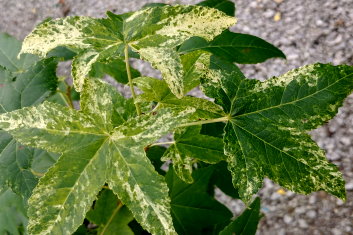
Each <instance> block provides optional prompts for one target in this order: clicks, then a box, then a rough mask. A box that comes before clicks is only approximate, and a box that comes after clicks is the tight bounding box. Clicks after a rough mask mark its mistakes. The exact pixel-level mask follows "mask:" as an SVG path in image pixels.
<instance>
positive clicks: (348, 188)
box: [346, 181, 353, 190]
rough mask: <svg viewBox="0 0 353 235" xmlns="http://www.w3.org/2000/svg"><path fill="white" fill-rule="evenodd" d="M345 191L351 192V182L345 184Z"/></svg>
mask: <svg viewBox="0 0 353 235" xmlns="http://www.w3.org/2000/svg"><path fill="white" fill-rule="evenodd" d="M346 190H353V181H350V182H349V183H347V184H346Z"/></svg>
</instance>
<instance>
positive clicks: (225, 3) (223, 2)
mask: <svg viewBox="0 0 353 235" xmlns="http://www.w3.org/2000/svg"><path fill="white" fill-rule="evenodd" d="M197 5H199V6H205V7H212V8H215V9H217V10H220V11H223V12H224V13H226V14H227V15H229V16H234V15H235V4H234V2H232V1H229V0H206V1H202V2H200V3H198V4H197Z"/></svg>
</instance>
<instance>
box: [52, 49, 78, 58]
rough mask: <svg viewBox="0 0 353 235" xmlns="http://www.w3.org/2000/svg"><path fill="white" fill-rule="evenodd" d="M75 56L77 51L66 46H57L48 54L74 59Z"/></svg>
mask: <svg viewBox="0 0 353 235" xmlns="http://www.w3.org/2000/svg"><path fill="white" fill-rule="evenodd" d="M75 56H76V53H75V52H73V51H71V50H69V49H67V48H66V47H57V48H55V49H53V50H52V51H50V52H49V53H48V55H47V57H58V58H62V59H64V60H72V59H73V58H74V57H75Z"/></svg>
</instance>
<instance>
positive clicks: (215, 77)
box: [204, 64, 353, 202]
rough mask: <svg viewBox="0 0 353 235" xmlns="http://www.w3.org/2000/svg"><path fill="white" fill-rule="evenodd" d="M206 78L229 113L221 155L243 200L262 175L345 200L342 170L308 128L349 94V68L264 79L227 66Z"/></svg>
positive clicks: (317, 68) (352, 81) (313, 68)
mask: <svg viewBox="0 0 353 235" xmlns="http://www.w3.org/2000/svg"><path fill="white" fill-rule="evenodd" d="M209 76H210V77H209V79H206V80H205V84H204V89H205V91H206V93H207V95H209V96H211V97H214V98H215V99H216V102H217V103H219V104H220V105H222V106H223V108H224V110H225V111H226V112H227V113H229V116H230V120H229V122H228V123H227V125H226V127H225V136H224V142H225V153H226V155H227V156H228V159H227V162H228V168H229V169H230V170H231V172H232V176H233V184H234V186H235V187H236V188H238V189H239V195H240V197H241V198H242V199H243V200H244V201H245V202H249V201H250V200H251V197H252V195H253V194H254V193H256V192H257V191H258V189H259V188H260V187H261V186H262V181H263V178H264V177H265V176H267V177H269V178H270V179H272V180H273V181H275V182H277V183H279V184H280V185H281V186H283V187H285V188H287V189H289V190H292V191H295V192H298V193H303V194H308V193H311V192H313V191H318V190H324V191H327V192H329V193H331V194H333V195H335V196H337V197H339V198H341V199H344V198H345V188H344V180H343V178H342V174H341V173H340V172H339V171H338V169H337V167H336V166H335V165H333V164H331V163H329V162H328V161H327V160H326V158H325V153H324V151H323V150H321V149H320V148H319V147H318V146H317V144H316V143H315V142H314V141H313V140H312V139H311V137H310V136H309V135H308V133H307V132H308V131H309V130H312V129H314V128H317V127H318V126H320V125H322V124H324V123H326V122H327V121H328V120H330V119H331V118H333V117H334V115H335V114H336V113H337V110H338V108H339V107H340V106H341V105H342V102H343V100H344V99H345V97H346V96H347V95H349V94H350V93H351V92H352V90H353V68H352V67H349V66H332V65H324V64H314V65H308V66H304V67H302V68H299V69H296V70H292V71H290V72H288V73H286V74H284V75H282V76H280V77H277V78H276V77H275V78H271V79H269V80H267V81H265V82H260V81H257V80H247V79H244V77H243V76H240V75H239V74H238V72H233V73H232V72H231V71H225V70H223V71H220V70H218V71H217V70H213V72H212V73H210V74H209Z"/></svg>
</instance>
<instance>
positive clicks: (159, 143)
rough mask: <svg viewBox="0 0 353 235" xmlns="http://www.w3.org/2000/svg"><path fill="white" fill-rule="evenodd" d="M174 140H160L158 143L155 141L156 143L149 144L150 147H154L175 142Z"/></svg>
mask: <svg viewBox="0 0 353 235" xmlns="http://www.w3.org/2000/svg"><path fill="white" fill-rule="evenodd" d="M174 143H175V142H174V141H170V142H158V143H154V144H150V145H148V147H152V146H158V145H165V144H174Z"/></svg>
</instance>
